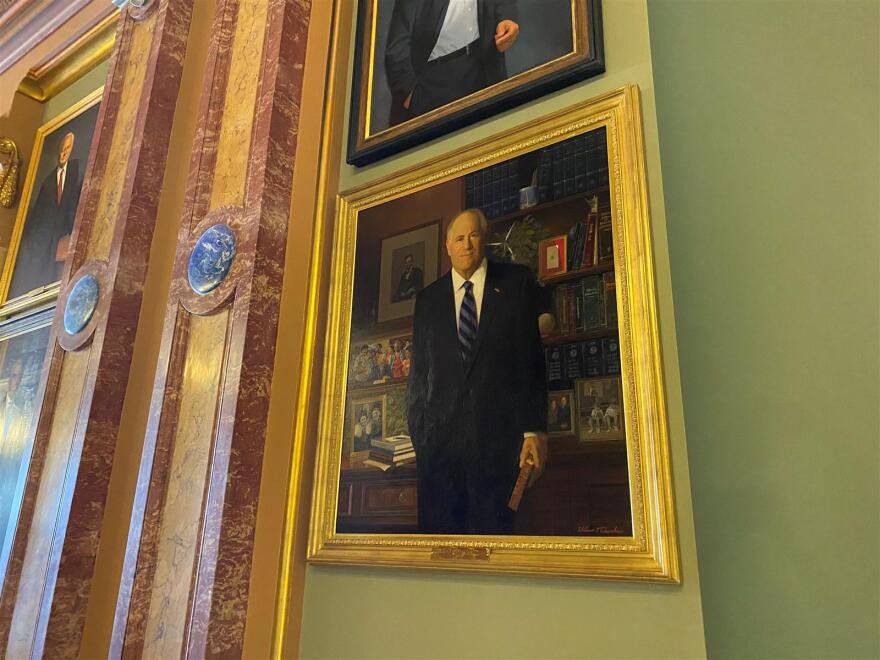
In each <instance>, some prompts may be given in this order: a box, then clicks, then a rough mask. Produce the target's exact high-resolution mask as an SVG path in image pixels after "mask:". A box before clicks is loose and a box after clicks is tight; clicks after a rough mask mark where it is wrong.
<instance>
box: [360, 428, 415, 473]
mask: <svg viewBox="0 0 880 660" xmlns="http://www.w3.org/2000/svg"><path fill="white" fill-rule="evenodd" d="M370 444H371V445H372V447H373V448H372V449H371V450H370V455H369V457H368V458H367V459H366V460H365V461H364V465H371V466H372V467H376V468H379V469H380V470H389V469H391V468H393V467H398V466H400V465H406V464H407V463H414V462H415V460H416V450H415V449H413V444H412V439H411V438H410V437H409V436H408V435H393V436H391V437H390V438H383V439H381V440H373V441H372V442H371V443H370Z"/></svg>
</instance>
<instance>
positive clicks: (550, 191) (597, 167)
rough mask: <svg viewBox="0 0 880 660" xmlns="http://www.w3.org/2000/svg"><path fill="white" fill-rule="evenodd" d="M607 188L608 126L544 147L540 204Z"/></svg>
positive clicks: (540, 161)
mask: <svg viewBox="0 0 880 660" xmlns="http://www.w3.org/2000/svg"><path fill="white" fill-rule="evenodd" d="M607 185H608V139H607V135H606V132H605V127H602V128H599V129H596V130H593V131H590V132H589V133H585V134H583V135H577V136H575V137H573V138H569V139H568V140H565V141H563V142H559V143H557V144H554V145H551V146H549V147H544V148H543V149H541V150H540V152H539V154H538V203H540V204H543V203H545V202H549V201H551V200H554V199H560V198H562V197H568V196H570V195H574V194H576V193H582V192H586V191H588V190H593V189H595V188H600V187H602V186H607Z"/></svg>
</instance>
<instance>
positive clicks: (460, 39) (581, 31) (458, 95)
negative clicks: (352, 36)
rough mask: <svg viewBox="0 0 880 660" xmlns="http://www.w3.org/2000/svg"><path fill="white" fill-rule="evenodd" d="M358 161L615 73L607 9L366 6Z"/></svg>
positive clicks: (450, 0)
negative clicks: (610, 70) (605, 35)
mask: <svg viewBox="0 0 880 660" xmlns="http://www.w3.org/2000/svg"><path fill="white" fill-rule="evenodd" d="M359 7H360V11H359V13H358V25H357V38H356V46H355V48H356V52H355V68H354V84H353V88H352V101H351V103H352V105H351V123H350V128H349V146H348V162H349V163H351V164H353V165H358V166H361V165H366V164H369V163H371V162H374V161H376V160H379V159H382V158H385V157H386V156H389V155H391V154H393V153H397V152H399V151H402V150H404V149H408V148H410V147H413V146H415V145H417V144H420V143H423V142H426V141H428V140H431V139H433V138H436V137H439V136H441V135H444V134H446V133H449V132H450V131H453V130H456V129H458V128H461V127H463V126H466V125H467V124H471V123H474V122H476V121H479V120H481V119H485V118H486V117H490V116H492V115H494V114H496V113H498V112H502V111H504V110H507V109H510V108H512V107H514V106H516V105H519V104H522V103H525V102H527V101H530V100H532V99H535V98H537V97H539V96H542V95H544V94H547V93H549V92H552V91H555V90H557V89H560V88H562V87H565V86H567V85H570V84H572V83H574V82H576V81H578V80H583V79H585V78H589V77H592V76H596V75H599V74H601V73H603V72H604V71H605V64H604V55H603V47H602V18H601V8H600V0H360V3H359Z"/></svg>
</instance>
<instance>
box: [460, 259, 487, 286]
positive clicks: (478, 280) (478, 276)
mask: <svg viewBox="0 0 880 660" xmlns="http://www.w3.org/2000/svg"><path fill="white" fill-rule="evenodd" d="M487 270H488V265H487V262H486V257H483V261H481V262H480V265H479V266H477V270H475V271H474V274H473V275H471V279H470V281H471V282H473V284H474V288H479V289H480V290H481V291H482V289H483V286H484V285H485V283H486V271H487ZM464 283H465V279H464V278H463V277H462V276H461V275H459V274H458V271H457V270H455V268H453V269H452V290H453V291H458V290H459V289H460V288H461V287H462V285H463V284H464Z"/></svg>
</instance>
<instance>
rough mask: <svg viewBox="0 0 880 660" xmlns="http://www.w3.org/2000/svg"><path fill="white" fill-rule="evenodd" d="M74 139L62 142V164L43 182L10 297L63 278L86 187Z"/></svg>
mask: <svg viewBox="0 0 880 660" xmlns="http://www.w3.org/2000/svg"><path fill="white" fill-rule="evenodd" d="M74 139H75V138H74V135H73V133H67V134H66V135H65V136H64V137H63V138H62V140H61V143H60V144H59V145H58V166H57V167H55V168H53V169H52V171H51V172H50V173H49V175H48V176H47V177H46V178H45V180H44V181H43V184H42V185H41V186H40V190H39V192H38V193H37V199H36V201H35V202H34V206H33V209H32V210H31V212H30V213H29V214H28V217H27V220H26V221H25V225H24V230H23V231H22V233H21V242H20V243H19V246H18V255H17V256H16V258H15V271H14V273H13V276H12V283H11V285H10V288H9V297H10V298H14V297H16V296H20V295H22V294H24V293H27V292H28V291H30V290H31V289H35V288H37V287H39V286H43V285H45V284H50V283H52V282H55V281H57V280H58V279H60V277H61V269H62V267H63V265H64V260H65V259H66V258H67V249H68V244H69V242H70V233H71V231H73V221H74V219H75V217H76V207H77V205H78V204H79V194H80V189H81V188H82V178H81V176H82V175H81V173H80V171H79V161H77V160H76V159H73V160H71V159H70V154H71V152H72V151H73V142H74Z"/></svg>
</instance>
